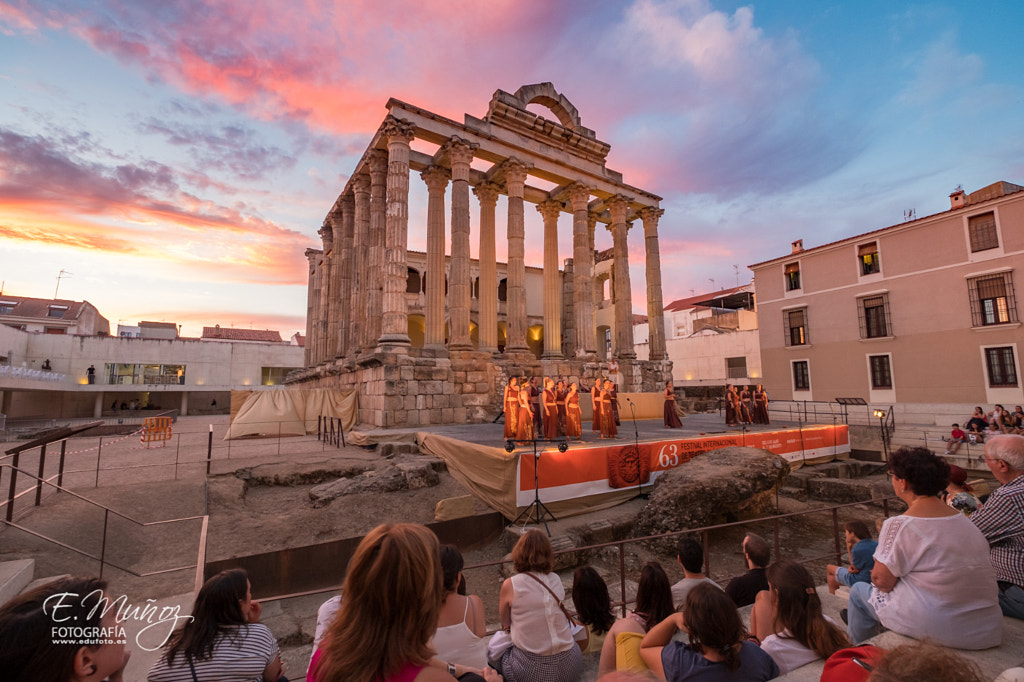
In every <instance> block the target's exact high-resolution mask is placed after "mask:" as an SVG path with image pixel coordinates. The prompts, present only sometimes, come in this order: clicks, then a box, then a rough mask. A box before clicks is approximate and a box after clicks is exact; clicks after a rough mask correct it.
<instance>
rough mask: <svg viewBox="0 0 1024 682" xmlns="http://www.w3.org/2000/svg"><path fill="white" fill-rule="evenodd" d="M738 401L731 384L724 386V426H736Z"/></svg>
mask: <svg viewBox="0 0 1024 682" xmlns="http://www.w3.org/2000/svg"><path fill="white" fill-rule="evenodd" d="M739 401H740V398H739V395H738V394H737V393H736V389H735V388H733V387H732V384H726V385H725V425H726V426H736V403H738V402H739Z"/></svg>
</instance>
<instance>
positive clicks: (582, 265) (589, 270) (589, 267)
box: [569, 182, 596, 357]
mask: <svg viewBox="0 0 1024 682" xmlns="http://www.w3.org/2000/svg"><path fill="white" fill-rule="evenodd" d="M569 200H570V201H571V202H572V235H573V239H572V245H573V291H572V305H573V308H574V309H575V312H576V324H575V326H576V330H575V331H576V357H585V356H588V355H594V354H595V353H596V346H595V344H594V337H595V334H594V290H593V278H594V249H593V248H592V247H591V242H590V237H589V232H588V229H589V228H588V226H587V221H588V217H589V210H588V204H589V202H590V188H589V187H587V186H586V185H583V184H582V183H579V182H575V183H573V184H572V185H570V186H569Z"/></svg>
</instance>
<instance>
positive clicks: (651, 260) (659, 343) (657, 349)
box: [640, 206, 666, 360]
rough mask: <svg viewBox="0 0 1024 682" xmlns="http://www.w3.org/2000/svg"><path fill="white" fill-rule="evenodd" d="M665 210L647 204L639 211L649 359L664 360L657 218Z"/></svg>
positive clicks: (663, 307) (663, 310)
mask: <svg viewBox="0 0 1024 682" xmlns="http://www.w3.org/2000/svg"><path fill="white" fill-rule="evenodd" d="M664 213H665V211H664V210H663V209H660V208H654V207H653V206H648V207H647V208H645V209H643V210H641V211H640V219H641V220H643V221H644V248H645V251H646V252H647V327H648V329H649V339H650V340H649V344H650V345H649V346H648V347H649V348H650V359H651V360H664V359H665V358H666V353H665V304H664V301H663V299H662V293H661V250H660V248H659V246H658V220H659V219H660V218H661V216H662V215H664Z"/></svg>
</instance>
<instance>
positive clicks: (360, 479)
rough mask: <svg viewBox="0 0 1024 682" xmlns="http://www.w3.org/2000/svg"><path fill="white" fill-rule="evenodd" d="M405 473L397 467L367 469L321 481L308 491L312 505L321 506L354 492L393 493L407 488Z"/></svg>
mask: <svg viewBox="0 0 1024 682" xmlns="http://www.w3.org/2000/svg"><path fill="white" fill-rule="evenodd" d="M408 487H409V484H408V482H407V481H406V478H405V474H404V473H403V472H402V471H401V470H399V469H398V468H397V467H387V468H385V469H382V470H381V471H368V472H366V473H365V474H363V475H362V476H357V477H355V478H342V479H340V480H337V481H334V482H332V483H322V484H320V485H318V486H314V487H313V488H312V489H311V490H310V491H309V499H310V500H312V502H313V506H314V507H323V506H324V505H326V504H329V503H330V502H331V501H332V500H334V499H336V498H338V497H342V496H344V495H353V494H355V493H393V492H397V491H399V490H406V489H408Z"/></svg>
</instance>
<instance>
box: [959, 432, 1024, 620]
mask: <svg viewBox="0 0 1024 682" xmlns="http://www.w3.org/2000/svg"><path fill="white" fill-rule="evenodd" d="M985 464H987V465H988V468H989V469H990V470H991V471H992V474H993V475H994V476H995V477H996V480H998V481H999V482H1000V483H1001V484H1002V485H1001V486H1000V488H999V489H998V490H996V491H995V492H993V493H992V494H991V495H990V496H989V498H988V500H987V501H986V502H985V504H983V505H982V506H981V508H980V509H979V510H978V511H976V512H974V513H973V514H972V515H971V517H970V519H971V521H973V522H974V524H975V525H976V526H978V528H979V529H980V530H981V532H982V534H983V535H984V536H985V539H986V540H988V544H989V559H990V560H991V561H992V568H994V569H995V572H996V580H997V581H998V582H999V607H1000V608H1001V609H1002V611H1003V615H1005V616H1010V617H1012V618H1021V619H1024V436H1017V435H999V436H993V437H991V438H989V439H987V440H986V441H985Z"/></svg>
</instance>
